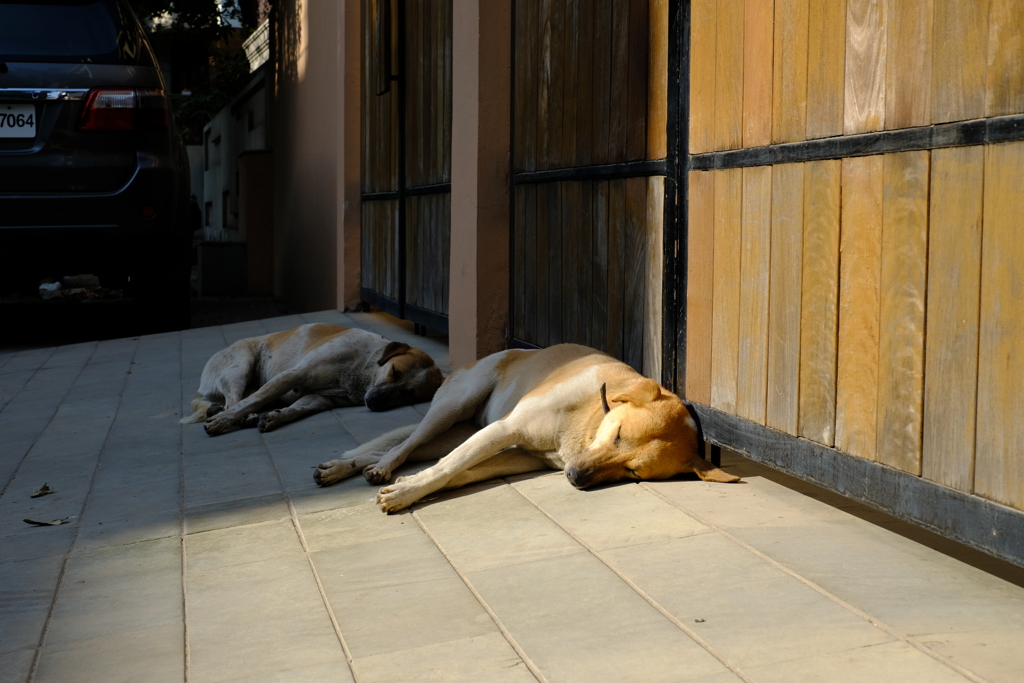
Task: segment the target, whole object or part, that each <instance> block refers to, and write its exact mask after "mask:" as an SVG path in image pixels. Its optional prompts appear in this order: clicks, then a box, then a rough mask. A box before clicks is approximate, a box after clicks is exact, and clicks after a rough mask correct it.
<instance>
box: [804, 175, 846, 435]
mask: <svg viewBox="0 0 1024 683" xmlns="http://www.w3.org/2000/svg"><path fill="white" fill-rule="evenodd" d="M841 173H842V163H841V162H840V161H839V160H838V159H836V160H829V161H812V162H810V163H808V164H807V165H806V166H805V167H804V259H803V270H804V273H803V284H802V285H801V297H800V409H799V419H798V420H797V422H798V425H799V429H800V436H802V437H804V438H807V439H811V440H812V441H817V442H818V443H820V444H823V445H825V446H832V445H833V444H834V443H835V427H836V350H837V347H836V345H837V343H838V335H839V189H840V185H839V183H840V179H841Z"/></svg>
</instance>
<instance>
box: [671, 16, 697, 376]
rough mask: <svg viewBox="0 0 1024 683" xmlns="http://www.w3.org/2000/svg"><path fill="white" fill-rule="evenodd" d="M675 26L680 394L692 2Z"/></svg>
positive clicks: (683, 359)
mask: <svg viewBox="0 0 1024 683" xmlns="http://www.w3.org/2000/svg"><path fill="white" fill-rule="evenodd" d="M680 5H681V6H680V12H679V21H678V22H677V27H678V33H677V37H678V41H679V42H678V48H679V93H678V96H679V100H678V105H677V106H678V107H679V119H678V121H679V125H678V126H677V132H678V136H677V138H676V142H677V148H676V149H677V154H678V159H679V166H678V169H679V171H678V175H677V196H678V202H677V204H676V223H677V225H678V232H677V237H678V242H677V243H676V244H677V245H678V246H676V247H675V258H674V261H675V264H676V291H675V305H676V312H675V334H676V339H675V344H674V346H675V378H674V381H673V387H674V389H675V391H676V392H677V393H679V394H680V395H683V394H684V393H685V391H686V325H687V316H686V288H687V284H688V283H687V264H688V263H689V255H690V249H689V243H688V240H689V229H688V227H689V205H690V179H689V171H690V154H689V149H690V22H691V11H692V3H691V2H690V0H680Z"/></svg>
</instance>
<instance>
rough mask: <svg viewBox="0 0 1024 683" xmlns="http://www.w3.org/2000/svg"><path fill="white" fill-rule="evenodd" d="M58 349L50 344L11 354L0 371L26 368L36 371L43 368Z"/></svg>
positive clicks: (6, 371) (5, 371)
mask: <svg viewBox="0 0 1024 683" xmlns="http://www.w3.org/2000/svg"><path fill="white" fill-rule="evenodd" d="M56 350H57V349H56V347H53V346H48V347H44V348H40V349H27V350H25V351H18V352H17V353H14V354H11V358H10V359H9V360H8V361H7V362H6V363H4V366H3V367H2V368H0V373H8V372H22V371H24V370H31V371H33V372H34V371H36V370H38V369H39V368H41V367H42V366H43V365H44V364H45V363H46V361H47V360H49V359H50V356H52V355H53V353H54V352H55V351H56Z"/></svg>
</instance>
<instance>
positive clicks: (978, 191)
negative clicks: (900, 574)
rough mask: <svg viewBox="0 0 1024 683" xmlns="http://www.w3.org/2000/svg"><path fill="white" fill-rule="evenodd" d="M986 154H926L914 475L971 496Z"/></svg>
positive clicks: (963, 150)
mask: <svg viewBox="0 0 1024 683" xmlns="http://www.w3.org/2000/svg"><path fill="white" fill-rule="evenodd" d="M984 170H985V148H984V147H981V146H978V147H952V148H949V149H936V150H932V186H931V198H930V206H931V209H930V218H929V225H928V310H927V313H926V316H925V320H926V321H927V328H926V331H925V352H924V357H925V372H924V377H925V381H924V437H923V443H922V446H921V451H922V458H921V474H922V476H924V478H926V479H930V480H931V481H934V482H936V483H939V484H942V485H943V486H948V487H950V488H954V489H956V490H958V491H963V492H964V493H971V491H972V490H973V486H974V426H975V418H976V415H977V413H976V412H975V411H976V408H977V394H978V306H979V302H980V298H981V218H982V192H983V184H984V183H983V181H984Z"/></svg>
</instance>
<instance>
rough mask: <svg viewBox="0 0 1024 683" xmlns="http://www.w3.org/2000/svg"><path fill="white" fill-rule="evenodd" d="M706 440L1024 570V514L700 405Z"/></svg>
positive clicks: (698, 411)
mask: <svg viewBox="0 0 1024 683" xmlns="http://www.w3.org/2000/svg"><path fill="white" fill-rule="evenodd" d="M693 407H694V408H695V409H696V411H697V414H698V415H699V416H700V426H701V429H702V430H703V433H704V438H705V439H707V440H708V441H709V442H710V443H712V444H716V445H718V446H723V447H725V448H728V449H731V450H734V451H737V452H739V453H742V454H743V455H746V456H747V457H748V458H750V459H752V460H756V461H757V462H760V463H763V464H765V465H768V466H770V467H774V468H775V469H778V470H782V471H783V472H786V473H787V474H791V475H793V476H795V477H799V478H801V479H804V480H806V481H809V482H812V483H814V484H817V485H818V486H822V487H824V488H827V489H829V490H831V491H835V492H836V493H839V494H841V495H843V496H846V497H847V498H853V499H854V500H857V501H860V502H862V503H866V504H868V505H870V506H871V507H873V508H876V509H879V510H882V511H883V512H886V513H888V514H890V515H892V516H894V517H898V518H900V519H903V520H906V521H908V522H912V523H914V524H918V525H920V526H923V527H925V528H928V529H931V530H933V531H936V532H938V533H940V534H943V535H944V536H948V537H950V538H953V539H954V540H957V541H959V542H961V543H964V544H966V545H969V546H972V547H974V548H977V549H979V550H982V551H984V552H987V553H989V554H990V555H995V556H996V557H999V558H1001V559H1004V560H1006V561H1008V562H1012V563H1014V564H1016V565H1018V566H1021V567H1024V513H1022V512H1019V511H1017V510H1013V509H1012V508H1008V507H1005V506H1003V505H999V504H998V503H993V502H991V501H988V500H985V499H984V498H981V497H980V496H972V495H970V494H967V493H961V492H960V491H954V490H953V489H948V488H946V487H945V486H941V485H939V484H935V483H933V482H930V481H928V480H927V479H923V478H921V477H916V476H914V475H912V474H907V473H906V472H902V471H900V470H897V469H893V468H891V467H886V466H885V465H881V464H879V463H876V462H873V461H871V460H866V459H864V458H858V457H856V456H853V455H848V454H846V453H843V452H841V451H837V450H836V449H834V448H829V447H827V446H822V445H821V444H818V443H815V442H813V441H810V440H808V439H802V438H798V437H795V436H791V435H789V434H785V433H783V432H779V431H776V430H774V429H770V428H768V427H764V426H762V425H758V424H754V423H753V422H750V421H749V420H744V419H743V418H740V417H736V416H735V415H730V414H728V413H723V412H722V411H720V410H715V409H714V408H709V407H708V406H704V405H700V404H694V406H693Z"/></svg>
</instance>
